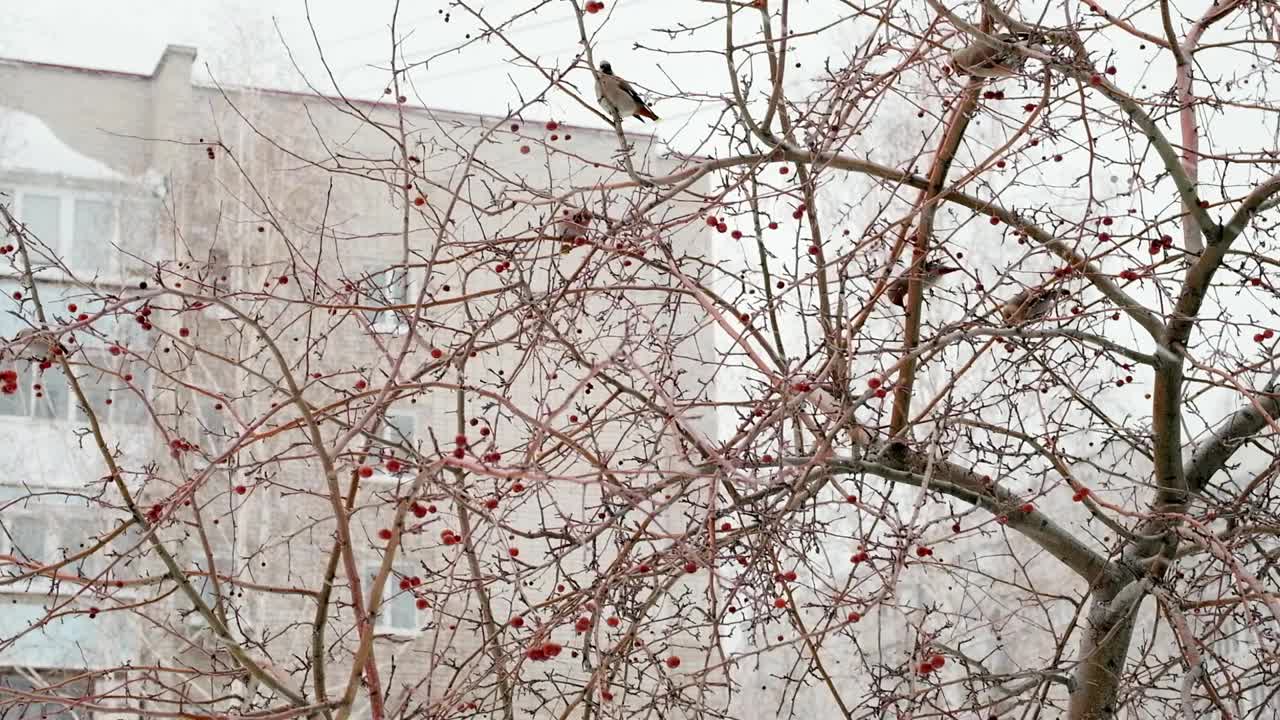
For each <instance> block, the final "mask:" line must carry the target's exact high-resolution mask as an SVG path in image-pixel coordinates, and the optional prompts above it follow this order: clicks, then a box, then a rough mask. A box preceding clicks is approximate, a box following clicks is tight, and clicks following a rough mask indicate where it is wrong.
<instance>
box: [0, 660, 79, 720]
mask: <svg viewBox="0 0 1280 720" xmlns="http://www.w3.org/2000/svg"><path fill="white" fill-rule="evenodd" d="M15 693H22V694H25V695H36V696H40V697H41V698H47V699H49V700H50V702H35V701H31V702H26V701H18V702H6V703H4V705H3V706H0V707H3V708H4V709H3V710H0V718H2V719H3V720H84V718H85V717H86V716H87V715H88V713H87V712H84V711H77V710H76V709H75V708H74V707H73V706H72V705H70V704H68V703H65V702H58V701H57V698H66V699H67V700H70V701H77V700H82V699H85V698H90V697H92V696H93V682H92V679H91V678H89V677H87V676H86V677H79V678H77V677H75V675H74V674H72V673H69V672H58V671H52V672H50V671H43V670H26V669H23V670H17V669H13V668H6V669H0V698H5V697H6V696H8V697H10V698H11V697H13V694H15Z"/></svg>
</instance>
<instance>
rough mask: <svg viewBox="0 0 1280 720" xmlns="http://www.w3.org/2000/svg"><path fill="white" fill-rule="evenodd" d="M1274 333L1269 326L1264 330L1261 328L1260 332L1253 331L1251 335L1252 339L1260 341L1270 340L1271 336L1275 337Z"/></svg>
mask: <svg viewBox="0 0 1280 720" xmlns="http://www.w3.org/2000/svg"><path fill="white" fill-rule="evenodd" d="M1275 334H1276V333H1275V331H1274V330H1271V329H1270V328H1268V329H1266V330H1263V331H1262V332H1260V333H1255V334H1254V336H1253V341H1254V342H1258V343H1260V342H1262V341H1263V340H1270V339H1271V338H1273V337H1275Z"/></svg>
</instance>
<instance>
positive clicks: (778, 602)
mask: <svg viewBox="0 0 1280 720" xmlns="http://www.w3.org/2000/svg"><path fill="white" fill-rule="evenodd" d="M773 606H774V607H776V608H778V609H779V610H781V609H782V608H784V607H786V606H787V601H786V599H785V598H774V599H773Z"/></svg>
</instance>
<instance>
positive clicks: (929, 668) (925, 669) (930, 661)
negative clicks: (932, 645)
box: [916, 655, 947, 675]
mask: <svg viewBox="0 0 1280 720" xmlns="http://www.w3.org/2000/svg"><path fill="white" fill-rule="evenodd" d="M946 664H947V659H946V658H944V657H942V656H941V655H931V656H929V657H928V658H927V659H925V660H922V661H921V662H920V665H919V666H918V667H917V668H916V671H917V672H919V673H920V674H921V675H928V674H929V673H931V672H934V671H936V670H941V669H942V666H943V665H946Z"/></svg>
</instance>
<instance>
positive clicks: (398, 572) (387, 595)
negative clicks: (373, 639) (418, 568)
mask: <svg viewBox="0 0 1280 720" xmlns="http://www.w3.org/2000/svg"><path fill="white" fill-rule="evenodd" d="M381 569H382V561H381V560H371V561H369V562H367V563H365V565H364V582H365V587H364V589H365V592H366V593H367V592H368V591H369V590H370V589H371V588H372V587H373V581H374V580H375V579H377V577H378V571H379V570H381ZM412 574H413V573H412V572H411V571H410V570H409V568H407V567H405V566H401V565H399V564H396V565H395V566H394V567H392V572H391V575H389V576H388V577H387V584H386V585H384V586H383V588H382V604H381V605H379V606H378V608H377V616H376V617H375V618H374V622H373V633H374V635H380V636H383V637H396V638H413V637H417V636H418V635H421V634H422V611H421V610H419V609H418V599H417V596H415V595H414V594H413V591H412V590H401V589H400V577H401V576H409V575H412ZM392 602H403V603H407V604H408V607H409V609H410V610H412V611H413V624H412V626H407V625H396V624H394V623H393V622H391V620H392V617H391V613H390V612H389V610H390V608H388V604H389V603H392Z"/></svg>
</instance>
